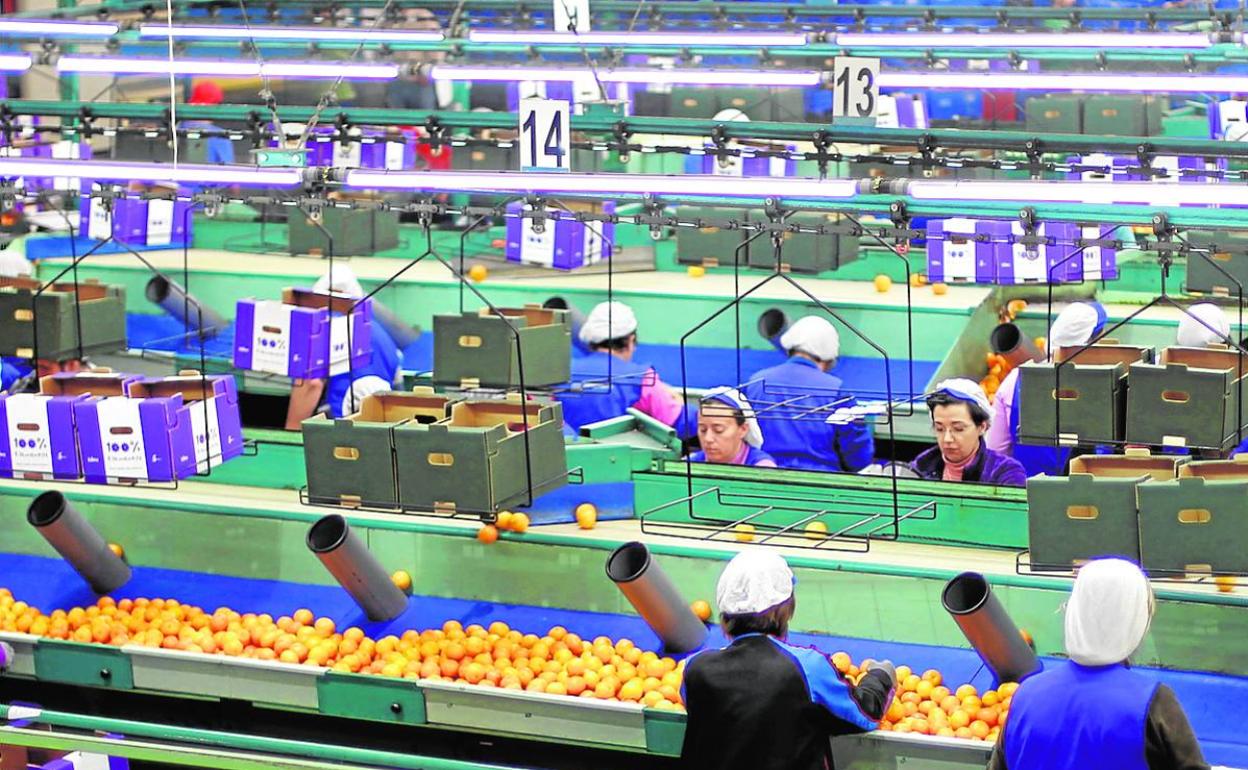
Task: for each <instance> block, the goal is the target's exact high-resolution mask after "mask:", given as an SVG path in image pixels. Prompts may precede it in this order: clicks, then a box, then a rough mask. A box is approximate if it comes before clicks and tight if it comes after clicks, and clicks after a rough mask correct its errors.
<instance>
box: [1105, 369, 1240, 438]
mask: <svg viewBox="0 0 1248 770" xmlns="http://www.w3.org/2000/svg"><path fill="white" fill-rule="evenodd" d="M1245 368H1248V367H1245ZM1242 371H1243V369H1242V368H1241V366H1240V363H1239V361H1238V356H1237V354H1236V353H1235V352H1233V351H1230V350H1224V349H1214V348H1180V347H1171V348H1166V349H1165V350H1163V351H1162V352H1161V356H1160V358H1159V360H1158V362H1157V363H1156V364H1146V363H1136V364H1132V365H1131V366H1130V368H1129V369H1128V371H1127V382H1128V386H1129V387H1128V391H1127V428H1126V440H1127V441H1128V442H1130V443H1132V444H1145V445H1149V446H1176V447H1201V448H1208V449H1218V450H1226V449H1229V448H1230V447H1232V446H1234V445H1235V444H1237V443H1239V439H1238V436H1237V427H1238V426H1237V425H1236V422H1237V419H1238V413H1239V409H1238V407H1237V404H1238V402H1239V400H1241V399H1244V398H1245V397H1248V387H1246V384H1248V383H1246V380H1248V378H1245V377H1243V376H1242V375H1241V372H1242ZM1243 403H1244V409H1243V414H1244V415H1245V416H1246V417H1248V401H1245V402H1243Z"/></svg>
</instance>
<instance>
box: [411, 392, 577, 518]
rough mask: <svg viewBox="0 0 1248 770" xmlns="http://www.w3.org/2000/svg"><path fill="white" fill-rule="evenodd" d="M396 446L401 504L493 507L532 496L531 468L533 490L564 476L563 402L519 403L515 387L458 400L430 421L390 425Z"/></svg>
mask: <svg viewBox="0 0 1248 770" xmlns="http://www.w3.org/2000/svg"><path fill="white" fill-rule="evenodd" d="M522 410H527V420H526V415H525V413H524V411H522ZM526 424H527V431H526V430H525V426H526ZM526 433H527V436H528V441H527V452H526V441H525V436H526ZM394 447H395V459H396V462H397V467H398V479H399V505H400V507H402V508H404V509H411V508H415V509H421V510H433V511H436V512H441V513H455V512H460V513H463V512H467V513H497V512H498V511H500V510H503V509H505V508H509V507H512V506H515V505H523V504H527V503H528V502H529V491H530V487H529V478H530V476H529V473H530V471H531V473H532V494H533V497H537V496H538V495H540V494H544V493H546V492H549V491H551V490H553V489H557V488H558V487H561V486H563V484H564V483H565V482H566V481H567V457H566V452H565V449H564V445H563V409H562V408H560V406H559V404H558V403H550V404H541V403H538V402H535V401H529V402H525V403H522V402H521V401H520V396H519V394H511V395H510V396H509V397H508V400H506V401H472V400H466V401H460V402H459V403H457V404H455V405H453V406H452V407H451V416H450V417H448V418H446V419H444V420H439V421H437V422H435V423H432V424H429V425H421V424H418V423H412V422H408V423H404V424H403V425H400V426H398V427H397V428H395V429H394ZM526 457H527V462H528V467H527V468H526Z"/></svg>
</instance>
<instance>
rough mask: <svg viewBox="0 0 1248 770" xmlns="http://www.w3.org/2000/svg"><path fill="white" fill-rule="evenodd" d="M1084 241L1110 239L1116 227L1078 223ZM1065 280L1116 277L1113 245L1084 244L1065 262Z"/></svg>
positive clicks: (1100, 279)
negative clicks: (1073, 256)
mask: <svg viewBox="0 0 1248 770" xmlns="http://www.w3.org/2000/svg"><path fill="white" fill-rule="evenodd" d="M1078 227H1079V235H1080V237H1082V238H1083V240H1085V241H1089V240H1092V241H1099V240H1110V239H1112V238H1113V235H1114V231H1115V230H1116V229H1117V228H1116V227H1114V226H1113V225H1106V226H1099V225H1079V226H1078ZM1066 268H1067V271H1066V280H1067V281H1070V282H1073V283H1079V282H1081V281H1113V280H1117V279H1118V250H1117V249H1115V248H1114V247H1113V246H1085V247H1084V249H1083V252H1082V253H1081V254H1080V255H1079V256H1078V257H1075V258H1074V259H1071V260H1070V261H1069V262H1067V263H1066Z"/></svg>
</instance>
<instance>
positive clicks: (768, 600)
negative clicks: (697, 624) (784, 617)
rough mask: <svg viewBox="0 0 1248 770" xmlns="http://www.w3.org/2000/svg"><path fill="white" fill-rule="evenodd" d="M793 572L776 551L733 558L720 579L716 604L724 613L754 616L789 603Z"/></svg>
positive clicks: (754, 552)
mask: <svg viewBox="0 0 1248 770" xmlns="http://www.w3.org/2000/svg"><path fill="white" fill-rule="evenodd" d="M793 582H794V580H793V570H791V569H789V565H788V562H786V561H785V560H784V557H783V556H781V555H780V554H778V553H776V552H775V551H771V550H766V549H761V548H758V549H756V548H751V549H749V550H746V551H742V552H741V553H739V554H737V555H736V556H734V557H732V561H730V562H728V566H727V567H724V571H723V573H722V574H721V575H720V576H719V585H718V586H716V588H715V603H716V604H718V605H719V611H720V613H721V614H723V613H727V614H729V615H751V614H754V613H758V612H764V611H766V610H769V609H771V608H772V607H775V606H776V605H777V604H782V603H783V602H786V601H788V599H789V597H791V596H792V595H793Z"/></svg>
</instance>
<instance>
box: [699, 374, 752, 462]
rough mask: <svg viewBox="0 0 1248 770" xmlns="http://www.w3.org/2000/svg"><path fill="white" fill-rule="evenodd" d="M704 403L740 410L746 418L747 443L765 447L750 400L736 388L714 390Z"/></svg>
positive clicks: (709, 392) (708, 393)
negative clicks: (708, 402) (711, 402)
mask: <svg viewBox="0 0 1248 770" xmlns="http://www.w3.org/2000/svg"><path fill="white" fill-rule="evenodd" d="M702 400H703V401H718V402H720V403H721V404H724V405H725V406H728V407H731V408H733V409H740V410H741V414H742V415H743V416H744V417H745V443H747V444H749V445H750V446H752V447H754V448H756V449H757V448H758V447H761V446H762V445H763V431H762V430H761V429H760V428H759V427H758V417H757V416H756V415H755V414H754V407H753V406H751V405H750V402H749V400H748V399H747V398H746V397H745V396H743V395H742V394H741V391H739V390H737V389H736V388H714V389H712V390H708V391H707V392H706V395H705V396H703V397H702Z"/></svg>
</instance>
